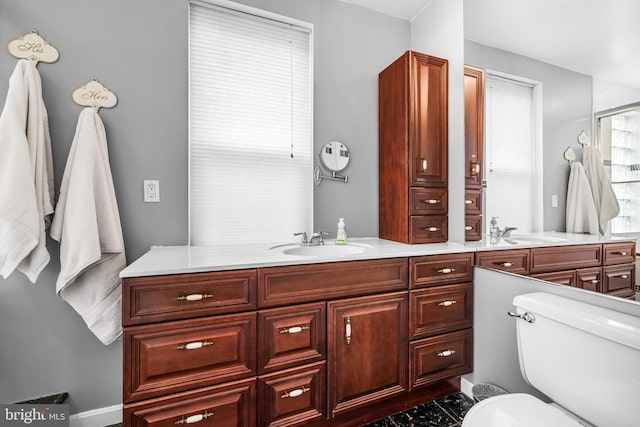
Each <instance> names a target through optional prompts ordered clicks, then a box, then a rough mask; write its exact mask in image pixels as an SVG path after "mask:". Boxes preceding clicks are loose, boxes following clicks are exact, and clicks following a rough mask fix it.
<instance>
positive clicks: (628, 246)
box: [602, 242, 636, 265]
mask: <svg viewBox="0 0 640 427" xmlns="http://www.w3.org/2000/svg"><path fill="white" fill-rule="evenodd" d="M603 252H604V255H603V260H602V264H603V265H611V264H627V263H630V262H634V261H635V258H636V243H635V242H624V243H605V244H604V245H603Z"/></svg>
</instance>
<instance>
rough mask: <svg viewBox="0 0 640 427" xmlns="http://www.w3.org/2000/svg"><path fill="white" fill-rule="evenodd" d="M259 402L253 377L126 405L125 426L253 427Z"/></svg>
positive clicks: (124, 411)
mask: <svg viewBox="0 0 640 427" xmlns="http://www.w3.org/2000/svg"><path fill="white" fill-rule="evenodd" d="M255 401H256V381H255V378H252V379H251V380H244V381H238V382H235V383H231V384H225V385H223V386H213V387H206V388H203V389H198V390H197V391H195V392H187V393H179V394H175V395H172V396H170V397H166V398H161V399H154V400H153V401H151V402H149V401H147V402H142V403H138V404H133V405H124V410H123V425H125V426H131V427H165V426H176V425H186V424H187V423H189V424H191V423H194V425H197V426H198V427H200V426H208V427H251V426H255V425H256V409H255V408H256V404H255ZM198 420H199V421H198Z"/></svg>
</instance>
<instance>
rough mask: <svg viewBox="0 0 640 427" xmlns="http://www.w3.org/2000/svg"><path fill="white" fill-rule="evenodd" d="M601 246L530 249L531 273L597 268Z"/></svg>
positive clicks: (599, 262) (600, 258)
mask: <svg viewBox="0 0 640 427" xmlns="http://www.w3.org/2000/svg"><path fill="white" fill-rule="evenodd" d="M601 263H602V245H579V246H552V247H545V248H532V249H531V270H530V271H531V273H546V272H549V271H560V270H570V269H576V268H586V267H599V266H600V265H601Z"/></svg>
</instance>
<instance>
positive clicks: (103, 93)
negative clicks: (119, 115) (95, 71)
mask: <svg viewBox="0 0 640 427" xmlns="http://www.w3.org/2000/svg"><path fill="white" fill-rule="evenodd" d="M72 97H73V100H74V102H75V103H76V104H78V105H82V106H83V107H93V108H95V109H96V111H97V110H98V109H100V108H112V107H115V105H116V104H117V103H118V97H117V96H116V94H115V93H113V92H111V91H110V90H109V89H108V88H107V87H106V86H103V85H102V84H101V83H100V82H99V81H98V80H96V79H91V81H90V82H88V83H86V84H85V85H82V86H81V87H79V88H78V89H76V90H74V91H73V94H72Z"/></svg>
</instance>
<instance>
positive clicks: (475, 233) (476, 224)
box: [464, 215, 482, 242]
mask: <svg viewBox="0 0 640 427" xmlns="http://www.w3.org/2000/svg"><path fill="white" fill-rule="evenodd" d="M464 239H465V240H466V241H467V242H477V241H478V240H482V216H481V215H466V216H465V217H464Z"/></svg>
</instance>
